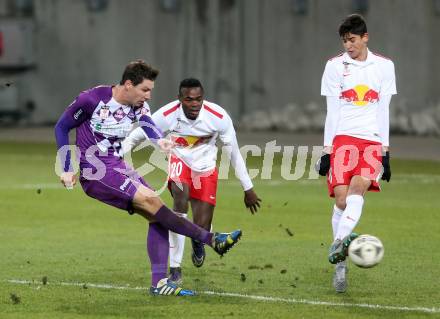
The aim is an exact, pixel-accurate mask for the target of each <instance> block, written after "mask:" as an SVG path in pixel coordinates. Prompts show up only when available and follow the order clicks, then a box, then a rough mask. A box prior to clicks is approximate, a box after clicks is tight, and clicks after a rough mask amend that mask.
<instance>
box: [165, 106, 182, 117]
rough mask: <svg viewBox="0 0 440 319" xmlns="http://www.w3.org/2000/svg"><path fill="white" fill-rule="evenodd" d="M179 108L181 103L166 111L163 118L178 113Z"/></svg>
mask: <svg viewBox="0 0 440 319" xmlns="http://www.w3.org/2000/svg"><path fill="white" fill-rule="evenodd" d="M179 107H180V103H179V104H177V105H175V106H173V107H172V108H170V109H168V110H166V111H165V112H163V116H168V115H170V114H171V113H173V112H175V111H177V109H178V108H179Z"/></svg>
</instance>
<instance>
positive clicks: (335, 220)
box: [332, 205, 344, 239]
mask: <svg viewBox="0 0 440 319" xmlns="http://www.w3.org/2000/svg"><path fill="white" fill-rule="evenodd" d="M343 213H344V211H343V210H342V209H339V208H338V206H336V205H334V206H333V216H332V229H333V239H336V233H337V232H338V226H339V221H340V220H341V216H342V214H343Z"/></svg>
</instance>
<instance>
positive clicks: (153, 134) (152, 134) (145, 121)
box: [139, 114, 163, 143]
mask: <svg viewBox="0 0 440 319" xmlns="http://www.w3.org/2000/svg"><path fill="white" fill-rule="evenodd" d="M139 127H140V128H142V130H143V131H144V133H145V135H146V136H147V137H148V139H149V140H150V141H152V142H153V143H156V142H157V141H158V140H159V139H161V138H163V133H162V131H161V130H160V129H159V128H158V127H157V126H156V123H154V121H153V119H152V118H151V117H150V116H148V115H146V114H144V115H142V116H141V117H140V119H139Z"/></svg>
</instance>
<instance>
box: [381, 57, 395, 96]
mask: <svg viewBox="0 0 440 319" xmlns="http://www.w3.org/2000/svg"><path fill="white" fill-rule="evenodd" d="M382 70H383V79H382V83H381V87H380V95H384V96H385V95H394V94H397V89H396V75H395V71H394V63H393V62H392V61H391V60H388V61H387V62H386V63H385V65H384V66H383V68H382Z"/></svg>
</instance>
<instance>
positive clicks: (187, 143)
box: [171, 135, 212, 148]
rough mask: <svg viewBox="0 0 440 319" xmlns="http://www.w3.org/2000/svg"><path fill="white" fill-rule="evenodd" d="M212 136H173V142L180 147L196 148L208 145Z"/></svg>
mask: <svg viewBox="0 0 440 319" xmlns="http://www.w3.org/2000/svg"><path fill="white" fill-rule="evenodd" d="M211 138H212V136H190V135H188V136H172V137H171V140H172V141H173V142H174V143H175V144H176V145H177V146H180V147H190V148H191V147H195V146H197V145H200V144H203V143H207V142H208V141H209V140H210V139H211Z"/></svg>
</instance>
